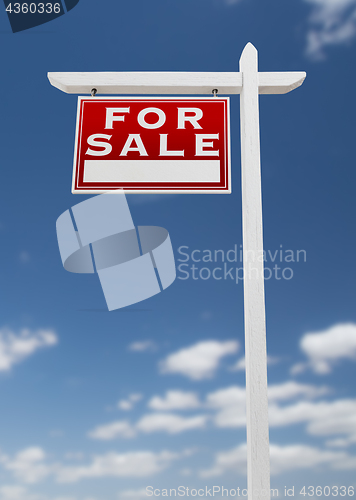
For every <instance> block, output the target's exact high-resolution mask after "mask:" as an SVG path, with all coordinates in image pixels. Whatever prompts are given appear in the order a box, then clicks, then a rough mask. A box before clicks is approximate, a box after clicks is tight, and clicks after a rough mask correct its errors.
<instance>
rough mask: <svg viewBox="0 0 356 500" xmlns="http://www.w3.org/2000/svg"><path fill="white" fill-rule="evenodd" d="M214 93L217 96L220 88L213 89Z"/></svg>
mask: <svg viewBox="0 0 356 500" xmlns="http://www.w3.org/2000/svg"><path fill="white" fill-rule="evenodd" d="M212 92H213V94H214V97H217V96H218V92H219V91H218V89H213V90H212Z"/></svg>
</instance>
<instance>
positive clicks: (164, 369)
mask: <svg viewBox="0 0 356 500" xmlns="http://www.w3.org/2000/svg"><path fill="white" fill-rule="evenodd" d="M238 349H239V343H238V342H237V341H236V340H230V341H225V342H224V341H218V340H206V341H202V342H198V343H197V344H194V345H192V346H190V347H186V348H184V349H181V350H179V351H177V352H174V353H173V354H170V355H169V356H167V358H166V359H164V360H163V361H161V363H160V371H161V373H175V374H179V375H184V376H186V377H188V378H190V379H192V380H204V379H209V378H213V376H214V375H215V373H216V371H217V369H218V368H219V364H220V362H221V360H222V358H224V357H225V356H228V355H231V354H234V353H236V352H237V351H238Z"/></svg>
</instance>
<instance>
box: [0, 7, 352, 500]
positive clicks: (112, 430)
mask: <svg viewBox="0 0 356 500" xmlns="http://www.w3.org/2000/svg"><path fill="white" fill-rule="evenodd" d="M355 19H356V2H355V0H333V1H331V0H294V1H289V2H285V1H284V0H283V1H282V0H273V1H272V2H263V1H262V0H240V1H231V0H230V1H224V0H204V1H203V0H190V1H187V0H181V1H179V2H178V1H176V0H170V1H167V0H165V1H163V0H153V1H152V2H145V1H143V0H137V1H134V2H114V1H113V0H106V1H101V2H100V3H99V2H94V0H81V1H80V2H79V4H78V5H77V6H76V7H75V8H74V9H73V10H72V11H71V12H70V13H68V14H66V15H64V16H62V17H61V18H59V19H56V20H54V21H52V22H51V23H48V24H45V25H42V26H40V27H38V28H34V29H31V30H29V31H25V32H21V33H17V34H13V33H12V32H11V29H10V25H9V21H8V19H7V16H6V13H5V11H3V12H2V14H1V15H0V23H1V26H0V37H1V43H2V47H3V50H2V53H1V68H2V72H1V73H2V79H1V85H2V92H1V98H0V113H1V121H0V127H1V151H0V158H1V165H2V178H1V181H2V186H3V188H2V193H1V194H2V195H1V198H0V234H1V238H2V242H3V244H2V245H1V264H0V276H1V287H0V294H1V303H2V308H1V321H0V394H1V397H0V401H1V403H0V424H1V425H0V500H117V499H119V500H121V499H129V498H132V499H134V500H136V499H140V498H145V497H146V496H145V493H144V489H145V488H146V486H149V485H152V486H154V487H155V488H158V489H163V488H175V487H178V486H180V485H184V486H185V487H189V488H205V486H212V485H220V486H224V487H225V488H237V487H241V488H243V487H245V486H246V473H245V449H244V443H245V423H244V371H243V350H244V348H243V297H242V291H243V290H242V284H241V283H240V284H236V283H234V282H233V281H232V280H231V279H229V278H227V279H226V280H221V281H216V280H213V279H209V280H203V279H200V278H199V279H197V280H194V279H192V277H190V278H189V279H187V280H183V279H180V278H182V277H185V275H183V273H181V272H178V278H177V280H176V281H175V283H174V284H173V285H172V286H171V287H169V288H168V289H167V290H166V291H165V292H164V293H161V294H158V295H157V296H155V297H152V298H151V299H149V300H147V301H144V302H142V303H139V304H135V305H133V306H130V307H128V308H126V309H123V310H118V311H113V312H110V313H109V312H107V310H106V304H105V300H104V296H103V294H102V291H101V288H100V285H99V282H98V279H97V277H96V276H91V275H75V274H70V273H67V272H65V271H64V269H63V267H62V264H61V260H60V256H59V252H58V247H57V239H56V232H55V221H56V219H57V217H58V216H59V215H60V214H61V213H62V212H64V211H65V210H67V209H68V208H69V207H71V206H72V205H74V204H76V203H78V202H80V201H83V200H84V199H86V198H88V197H89V196H87V195H72V194H71V172H72V161H73V148H74V132H75V118H76V96H74V95H66V94H64V93H62V92H60V91H58V90H57V89H55V88H53V87H51V85H50V84H49V82H48V80H47V77H46V74H47V72H48V71H237V70H238V60H239V57H240V54H241V52H242V50H243V47H244V46H245V44H246V43H247V42H249V41H250V42H252V43H253V44H254V45H255V46H256V47H257V49H258V51H259V67H260V70H261V71H306V72H307V79H306V80H305V82H304V84H303V86H302V87H301V88H299V89H297V90H295V91H294V92H292V93H290V94H287V95H284V96H262V97H261V98H260V114H261V153H262V181H263V213H264V243H265V248H266V250H270V251H271V252H272V254H274V252H275V251H276V250H279V249H281V248H282V249H283V250H287V249H289V250H292V251H293V252H294V253H295V254H296V252H297V250H305V252H306V262H304V259H301V260H300V262H291V263H286V262H280V261H279V260H278V264H279V265H280V267H283V268H284V267H289V268H291V269H292V271H293V278H292V279H290V280H286V279H281V280H277V279H274V278H273V279H270V280H269V281H267V282H266V305H267V343H268V354H269V357H270V362H269V367H268V377H269V384H270V426H271V427H270V438H271V466H272V473H273V474H272V477H271V481H272V485H273V486H274V487H275V488H280V496H284V486H286V485H287V486H288V488H290V487H292V486H293V485H294V486H295V488H296V489H295V496H296V497H298V498H303V496H302V495H300V494H299V491H300V489H301V487H302V486H303V485H306V486H309V485H314V486H318V485H321V486H323V487H324V486H334V485H336V486H342V485H346V486H356V483H355V469H356V420H355V415H356V390H355V384H354V380H355V371H356V365H355V362H356V312H355V291H356V290H355V288H356V286H355V283H356V266H355V257H354V255H355V245H356V234H355V224H354V220H355V208H356V207H355V196H354V192H355V182H356V175H355V160H354V144H355V139H354V135H355V128H356V127H355V125H356V123H355V94H354V81H355V49H356V45H355V43H356V41H355V40H356V21H355ZM231 142H232V188H233V193H232V194H231V195H171V196H158V195H129V196H127V199H128V203H129V206H130V209H131V214H132V217H133V220H134V222H135V224H136V225H157V226H162V227H165V228H166V229H167V230H168V231H169V233H170V236H171V240H172V245H173V248H174V252H175V256H176V259H177V264H181V263H182V262H181V261H179V260H178V259H183V260H185V259H186V257H184V256H183V255H182V254H181V253H180V252H179V248H180V247H188V249H187V248H185V249H184V251H185V252H186V253H188V255H189V256H191V252H192V251H193V250H196V249H198V250H204V249H209V250H211V251H215V250H218V249H221V250H224V252H227V251H228V250H230V249H233V248H234V246H235V245H237V248H238V249H239V248H240V245H241V243H242V241H241V195H240V141H239V99H238V96H232V97H231ZM181 251H182V249H181ZM188 264H189V266H191V265H192V264H193V262H192V260H191V258H190V257H189V262H188ZM195 265H196V266H197V267H198V268H199V269H201V268H202V267H209V269H211V270H212V269H214V267H217V266H221V262H217V263H214V262H213V263H209V264H203V263H196V264H195ZM232 265H233V266H234V267H236V265H238V263H237V264H236V263H232ZM274 265H275V264H274V263H272V262H270V261H269V262H266V266H268V267H273V266H274ZM202 359H203V361H204V362H203V363H202V364H201V363H200V361H201V360H202ZM199 366H200V368H199Z"/></svg>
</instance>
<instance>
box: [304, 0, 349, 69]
mask: <svg viewBox="0 0 356 500" xmlns="http://www.w3.org/2000/svg"><path fill="white" fill-rule="evenodd" d="M304 1H306V2H307V3H309V4H310V5H311V6H312V11H311V14H310V16H309V18H308V31H307V49H306V53H307V56H309V57H310V58H311V59H316V60H317V59H323V58H325V49H326V48H327V47H328V46H331V45H346V44H348V43H350V42H351V41H352V40H353V39H354V38H355V36H356V0H304Z"/></svg>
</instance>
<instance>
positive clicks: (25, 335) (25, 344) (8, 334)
mask: <svg viewBox="0 0 356 500" xmlns="http://www.w3.org/2000/svg"><path fill="white" fill-rule="evenodd" d="M57 342H58V338H57V335H56V334H55V332H54V331H53V330H37V331H33V332H32V331H30V330H28V329H26V328H24V329H23V330H21V331H20V332H19V333H15V332H13V331H12V330H10V329H7V328H2V329H1V330H0V371H8V370H10V369H11V368H12V367H13V365H15V364H17V363H20V362H21V361H23V360H24V359H26V358H28V357H29V356H31V355H32V354H34V353H35V352H36V351H37V350H38V349H41V348H44V347H51V346H54V345H56V344H57Z"/></svg>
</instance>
